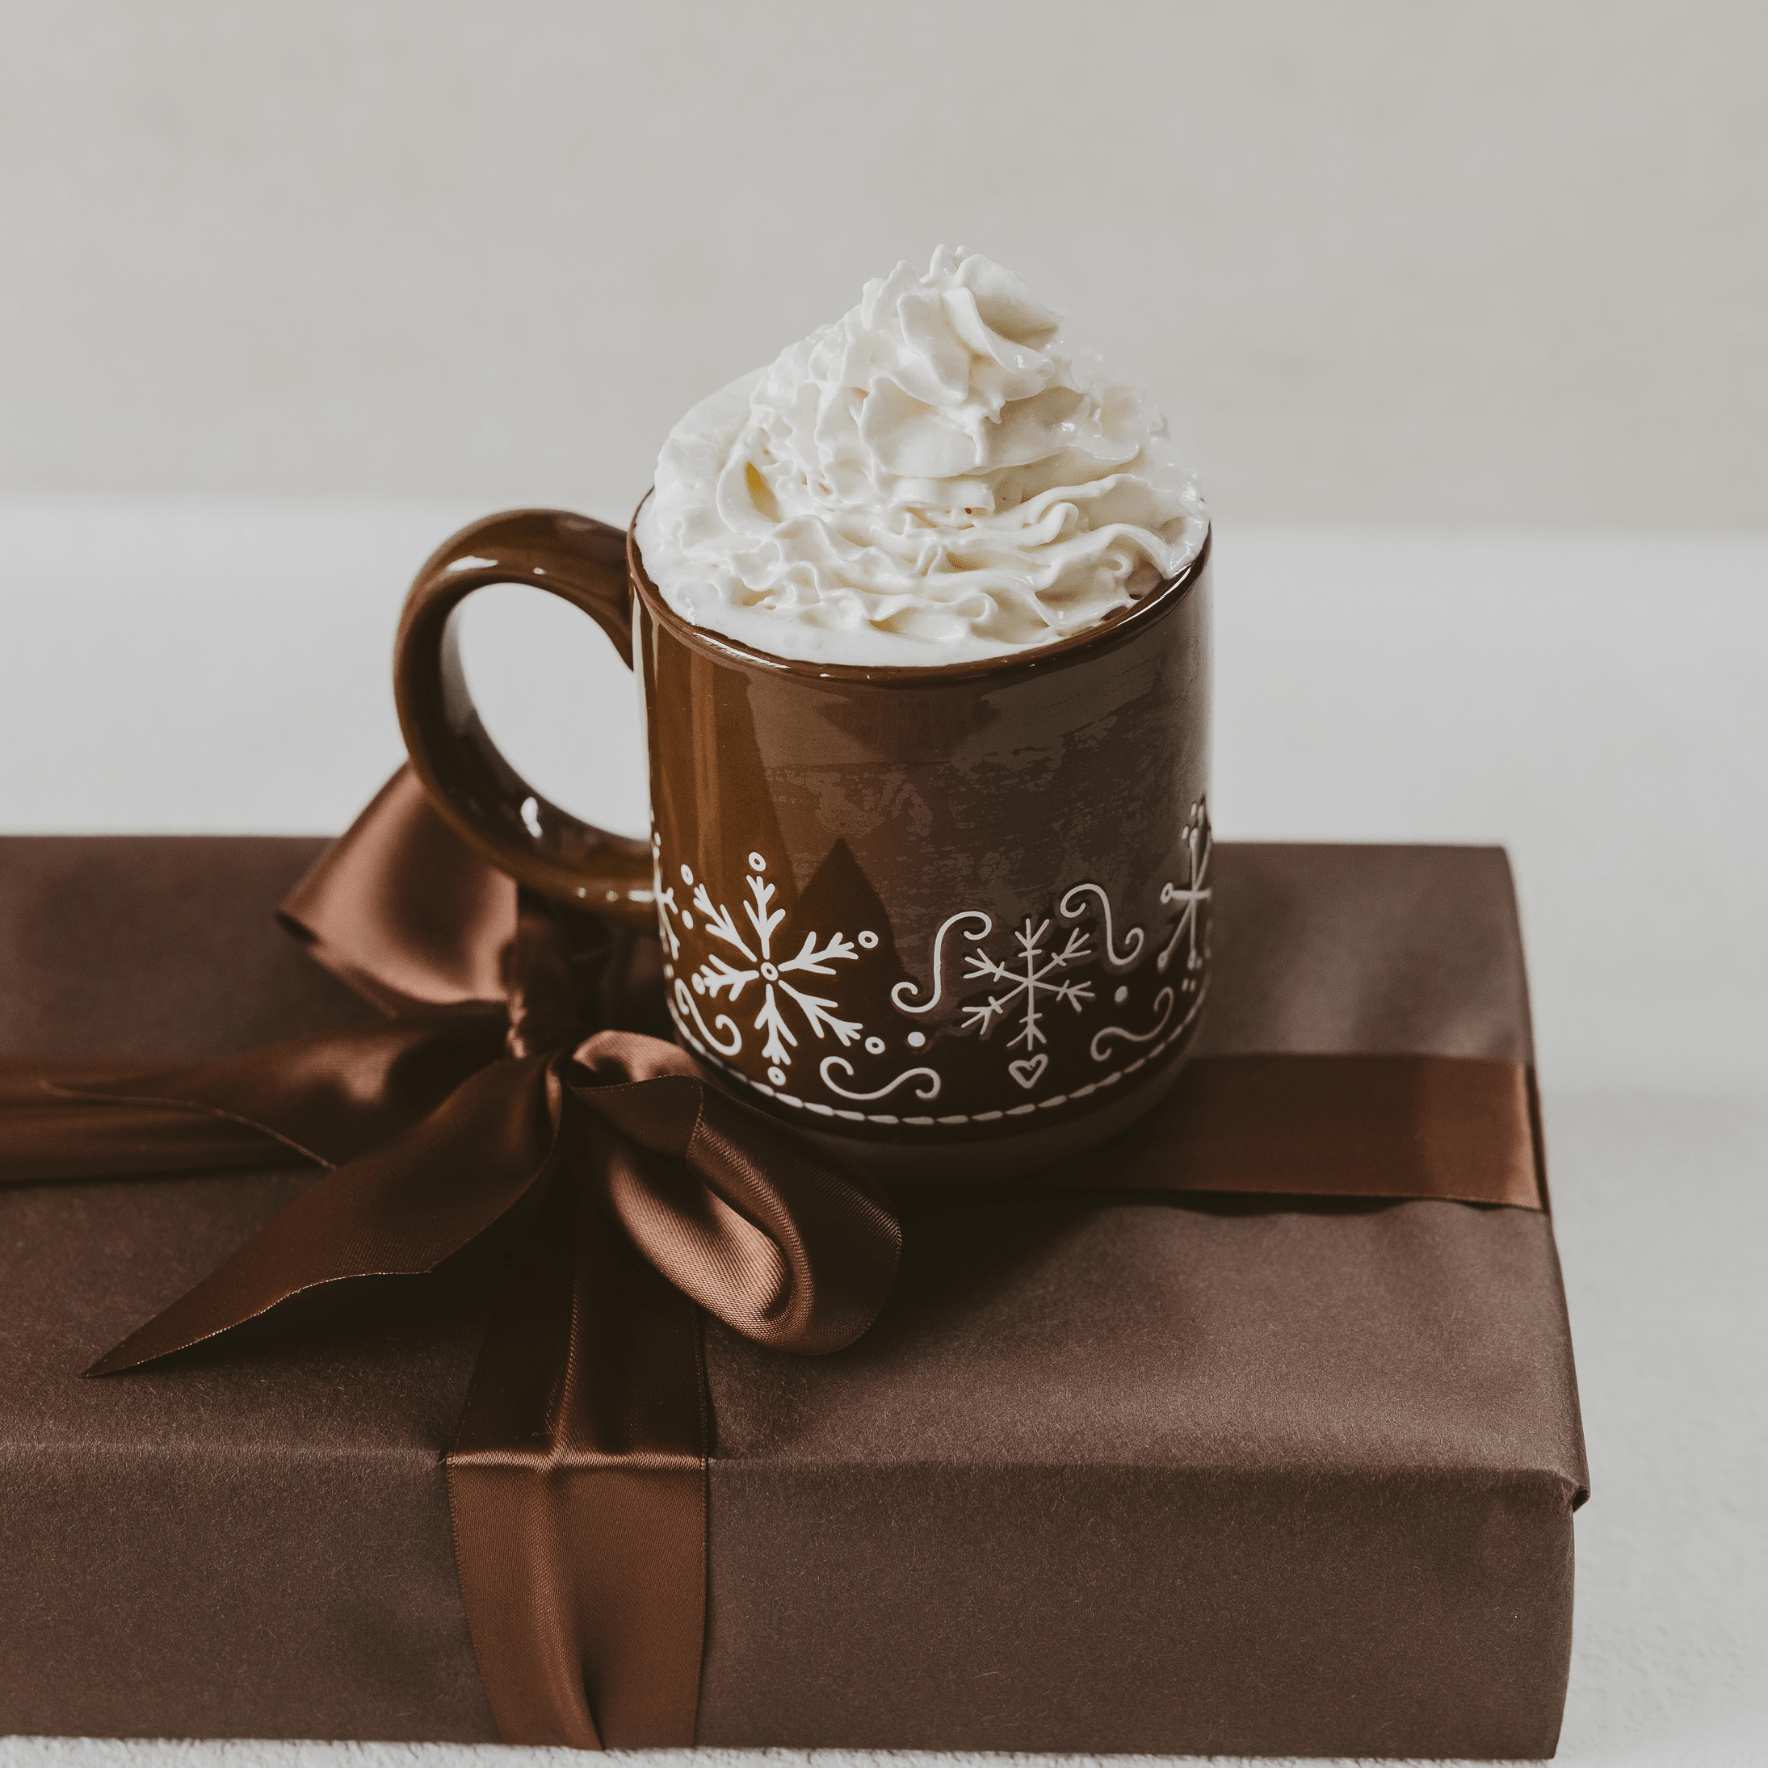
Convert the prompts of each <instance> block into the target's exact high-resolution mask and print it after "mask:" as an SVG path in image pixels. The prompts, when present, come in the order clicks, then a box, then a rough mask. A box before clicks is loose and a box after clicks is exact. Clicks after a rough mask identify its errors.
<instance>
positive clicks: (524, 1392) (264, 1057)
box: [0, 770, 1545, 1747]
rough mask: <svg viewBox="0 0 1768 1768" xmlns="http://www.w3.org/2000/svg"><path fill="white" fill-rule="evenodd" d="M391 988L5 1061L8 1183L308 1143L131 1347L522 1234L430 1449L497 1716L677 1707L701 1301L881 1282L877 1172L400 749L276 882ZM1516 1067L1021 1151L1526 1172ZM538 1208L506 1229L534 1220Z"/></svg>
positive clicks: (1284, 1066) (1212, 1174)
mask: <svg viewBox="0 0 1768 1768" xmlns="http://www.w3.org/2000/svg"><path fill="white" fill-rule="evenodd" d="M280 912H281V914H282V917H283V920H284V922H285V924H286V925H287V926H289V928H290V930H291V931H292V932H294V933H295V934H296V936H297V937H299V938H301V939H302V940H303V941H305V942H306V943H307V944H308V945H309V946H310V947H311V949H312V950H313V953H314V955H315V956H316V957H317V958H318V959H319V960H320V961H321V962H323V963H325V964H326V965H327V966H328V967H329V968H331V969H332V970H333V971H335V972H336V973H337V974H338V975H340V976H342V977H343V978H344V979H345V980H347V981H349V982H350V983H352V984H353V986H355V987H356V988H357V989H358V990H359V991H360V992H361V993H363V994H364V995H365V996H367V997H368V998H369V999H371V1000H372V1001H374V1002H375V1003H376V1004H377V1005H378V1006H380V1007H381V1008H382V1009H383V1011H385V1012H387V1013H389V1014H391V1015H395V1016H394V1017H390V1018H389V1019H388V1020H386V1021H385V1022H383V1023H381V1024H370V1025H361V1026H352V1027H348V1028H344V1029H342V1030H339V1031H336V1032H332V1033H321V1034H317V1035H315V1036H312V1037H307V1038H299V1039H294V1040H290V1041H289V1042H286V1043H283V1044H278V1045H274V1046H271V1047H270V1048H268V1049H265V1050H259V1051H255V1052H252V1053H250V1054H248V1055H245V1056H241V1057H236V1058H232V1059H229V1060H226V1061H221V1062H215V1063H208V1064H202V1065H197V1066H187V1067H183V1068H175V1069H173V1068H148V1067H143V1066H139V1065H137V1066H133V1067H128V1068H119V1067H117V1066H114V1065H112V1066H101V1065H97V1064H90V1063H88V1064H71V1063H34V1062H28V1061H12V1062H0V1112H3V1113H4V1118H3V1119H0V1123H3V1127H4V1135H3V1136H0V1181H4V1180H12V1181H30V1180H55V1179H76V1178H92V1177H123V1176H138V1177H151V1176H152V1175H154V1174H162V1173H171V1172H183V1173H189V1172H197V1171H210V1170H223V1169H233V1170H238V1169H241V1168H249V1167H264V1166H276V1165H286V1164H287V1163H288V1161H289V1159H290V1156H291V1154H293V1155H296V1156H299V1157H301V1158H306V1159H312V1160H315V1161H317V1162H319V1163H321V1164H323V1165H325V1166H327V1167H328V1168H329V1169H330V1170H329V1171H328V1172H326V1173H325V1174H324V1175H323V1176H322V1177H321V1178H319V1179H318V1180H317V1181H315V1183H314V1184H313V1185H312V1186H310V1187H309V1188H308V1189H307V1190H306V1191H305V1192H303V1193H302V1195H301V1196H300V1197H299V1198H298V1199H297V1200H296V1201H295V1202H294V1203H293V1204H292V1205H291V1206H290V1207H289V1208H288V1209H287V1210H286V1211H284V1213H283V1214H282V1215H281V1216H279V1217H278V1218H277V1219H276V1220H275V1221H274V1222H272V1223H271V1224H270V1225H269V1226H268V1227H267V1228H265V1229H264V1230H263V1231H262V1232H260V1233H259V1234H258V1235H256V1236H255V1237H254V1238H253V1239H252V1240H251V1241H249V1242H248V1243H247V1244H246V1245H245V1246H243V1247H242V1248H241V1249H240V1250H239V1251H238V1252H237V1253H235V1254H234V1255H233V1257H232V1258H230V1259H229V1260H228V1261H227V1262H226V1263H224V1264H223V1265H222V1266H221V1267H220V1268H219V1269H217V1270H216V1271H215V1272H213V1273H211V1275H210V1276H209V1277H207V1278H205V1279H204V1280H203V1281H202V1282H201V1283H199V1284H198V1285H197V1286H196V1287H195V1288H194V1289H192V1290H191V1291H190V1292H189V1293H188V1294H186V1295H184V1296H183V1297H181V1298H180V1299H179V1300H177V1301H175V1302H174V1303H173V1304H172V1305H171V1306H170V1307H168V1308H167V1309H166V1310H165V1311H164V1312H163V1313H161V1314H160V1315H158V1316H157V1317H156V1318H155V1319H153V1320H151V1321H149V1322H148V1323H147V1324H146V1325H144V1326H143V1327H141V1328H140V1329H139V1330H138V1331H137V1332H135V1333H133V1334H132V1335H131V1336H130V1337H129V1338H127V1339H126V1340H124V1342H123V1343H122V1344H120V1345H118V1346H117V1347H116V1348H115V1349H114V1350H112V1351H111V1352H109V1353H108V1354H107V1355H106V1356H104V1357H102V1358H101V1359H100V1360H99V1361H98V1362H97V1363H95V1364H94V1365H93V1367H92V1369H91V1370H90V1371H89V1373H91V1374H94V1375H102V1374H110V1373H114V1372H117V1371H120V1370H124V1369H130V1368H135V1367H138V1366H140V1365H141V1364H143V1363H147V1362H151V1361H153V1360H155V1359H157V1358H160V1357H164V1356H167V1355H170V1354H172V1353H174V1352H176V1351H179V1350H182V1349H186V1348H188V1347H190V1346H192V1345H195V1344H198V1343H202V1342H204V1341H205V1340H209V1339H213V1338H215V1337H217V1336H220V1335H222V1334H225V1333H227V1332H229V1331H231V1330H233V1329H234V1328H236V1327H238V1326H240V1325H243V1324H244V1323H245V1322H246V1321H248V1320H252V1319H256V1318H258V1317H259V1316H261V1315H263V1314H266V1313H268V1312H271V1311H272V1310H274V1309H276V1308H278V1307H280V1306H281V1305H282V1304H284V1303H285V1302H288V1301H290V1300H291V1299H292V1298H293V1297H295V1296H297V1295H300V1294H302V1293H305V1292H307V1291H311V1290H314V1289H318V1288H322V1287H324V1286H327V1285H333V1284H338V1283H354V1282H358V1281H360V1280H363V1279H367V1278H374V1277H387V1276H399V1275H403V1276H411V1275H418V1274H421V1273H425V1272H430V1271H434V1270H435V1269H437V1268H438V1267H439V1266H441V1265H443V1264H445V1263H447V1262H448V1261H449V1260H451V1259H453V1258H454V1257H455V1256H456V1255H457V1254H461V1253H463V1252H465V1251H466V1250H467V1249H468V1248H469V1247H471V1246H473V1245H475V1244H476V1243H478V1242H480V1241H481V1240H483V1239H484V1238H485V1237H486V1236H487V1235H491V1234H493V1233H494V1232H495V1231H497V1230H498V1229H499V1226H500V1224H504V1223H511V1224H512V1228H513V1229H514V1230H516V1231H518V1235H519V1244H520V1248H521V1250H520V1251H519V1253H518V1254H517V1257H516V1262H515V1265H514V1267H513V1270H512V1269H511V1268H510V1266H509V1264H508V1262H507V1261H506V1262H505V1264H504V1265H503V1266H502V1267H500V1270H501V1272H502V1276H501V1279H500V1280H501V1281H502V1282H503V1285H504V1287H503V1290H502V1299H501V1301H500V1302H499V1303H498V1305H497V1307H496V1309H495V1311H494V1314H493V1318H492V1323H491V1326H490V1329H489V1331H488V1334H487V1337H486V1340H485V1343H484V1345H483V1347H482V1349H481V1352H480V1356H479V1361H478V1364H477V1367H476V1370H475V1374H474V1378H473V1383H472V1388H471V1391H470V1394H469V1398H468V1401H467V1406H466V1409H465V1412H464V1414H463V1416H462V1419H461V1423H460V1427H459V1430H458V1433H457V1436H456V1440H455V1443H454V1445H453V1447H452V1449H451V1450H450V1452H449V1455H448V1458H447V1466H448V1481H449V1498H450V1508H451V1513H452V1516H453V1522H454V1531H455V1546H456V1557H457V1561H458V1564H459V1569H460V1579H461V1591H462V1597H463V1600H464V1602H465V1606H466V1611H467V1617H468V1621H469V1624H470V1626H471V1628H472V1634H473V1643H474V1649H475V1652H476V1654H477V1656H478V1660H479V1664H480V1668H481V1672H482V1674H483V1678H484V1682H485V1688H486V1692H487V1696H488V1698H489V1700H490V1703H491V1706H492V1710H493V1713H494V1715H495V1717H496V1719H497V1723H498V1728H499V1730H500V1732H501V1733H502V1735H503V1736H504V1737H505V1739H506V1740H508V1741H510V1742H512V1743H513V1742H522V1743H558V1744H571V1745H577V1746H580V1747H597V1746H598V1745H607V1746H609V1747H668V1746H682V1745H688V1744H691V1743H692V1742H693V1741H694V1725H695V1715H696V1709H697V1704H698V1688H699V1675H700V1662H701V1651H702V1642H703V1633H704V1619H705V1564H706V1487H705V1480H706V1456H707V1446H708V1442H709V1429H708V1415H707V1399H706V1388H705V1377H704V1370H703V1366H702V1357H701V1344H700V1328H699V1313H698V1309H699V1308H704V1309H706V1310H707V1311H708V1312H710V1313H712V1314H715V1315H717V1316H718V1317H719V1318H720V1319H721V1320H723V1321H724V1322H725V1323H726V1324H727V1325H729V1326H731V1327H732V1328H733V1329H734V1330H736V1331H738V1332H741V1333H743V1334H745V1335H746V1336H748V1337H750V1338H753V1339H755V1340H756V1341H757V1342H759V1343H762V1344H765V1345H769V1346H772V1347H775V1348H778V1349H782V1350H790V1351H796V1352H800V1353H804V1354H820V1353H823V1352H828V1351H834V1350H839V1349H841V1348H843V1347H844V1346H845V1345H847V1344H850V1343H851V1342H852V1341H853V1340H854V1339H855V1338H857V1337H858V1336H860V1334H861V1333H863V1332H864V1331H865V1330H866V1329H867V1328H868V1327H869V1326H870V1324H871V1322H872V1321H873V1319H874V1318H875V1317H876V1315H877V1313H878V1310H879V1309H880V1308H881V1307H882V1306H883V1303H884V1300H885V1297H886V1295H887V1294H888V1291H889V1288H890V1285H891V1282H892V1280H893V1278H894V1275H895V1270H896V1264H897V1258H898V1254H899V1251H900V1245H901V1236H900V1230H899V1228H898V1225H897V1221H896V1217H895V1215H894V1214H893V1213H892V1210H891V1207H890V1203H889V1200H888V1198H887V1197H886V1196H885V1195H884V1193H883V1191H882V1190H881V1188H880V1187H879V1186H878V1185H877V1184H876V1183H875V1182H874V1181H873V1180H871V1179H869V1178H868V1177H867V1176H866V1175H865V1174H863V1173H861V1172H859V1171H858V1170H857V1169H854V1168H851V1167H848V1166H846V1165H845V1164H844V1163H842V1162H840V1161H838V1160H836V1159H834V1158H833V1157H831V1156H829V1155H828V1154H826V1153H824V1152H822V1151H821V1150H820V1149H819V1148H818V1147H816V1146H815V1145H813V1144H811V1143H809V1142H807V1141H806V1140H804V1139H803V1138H802V1137H800V1136H799V1135H797V1134H796V1133H795V1132H794V1131H792V1130H791V1129H789V1128H787V1127H784V1126H782V1125H779V1124H777V1123H775V1122H774V1121H773V1120H772V1119H770V1118H767V1117H764V1116H762V1115H761V1114H760V1113H759V1112H756V1111H754V1110H752V1109H750V1108H749V1107H748V1106H746V1105H744V1104H742V1103H741V1102H740V1101H738V1100H736V1099H734V1098H732V1097H731V1096H730V1095H728V1094H727V1093H725V1092H723V1091H722V1090H720V1089H719V1088H717V1087H716V1086H714V1085H711V1084H709V1083H708V1081H707V1080H706V1078H705V1077H704V1075H703V1074H702V1072H701V1071H700V1070H699V1069H698V1068H697V1067H696V1065H695V1064H694V1063H693V1061H692V1060H691V1058H689V1057H688V1056H687V1055H686V1054H685V1053H684V1052H683V1051H681V1050H680V1049H678V1048H677V1047H676V1046H675V1045H673V1044H671V1043H668V1042H666V1041H664V1040H663V1039H662V1038H660V1037H656V1036H652V1035H648V1032H649V1030H652V1029H662V1028H663V1023H664V1022H663V1021H662V1020H661V1017H660V1013H659V1003H660V999H661V982H660V973H659V968H658V966H659V959H658V954H657V950H656V946H655V943H654V942H653V941H648V940H645V939H642V938H639V937H637V936H635V935H633V934H631V933H629V932H626V931H624V930H621V929H618V928H614V927H611V926H609V925H608V924H607V923H604V922H601V921H599V920H597V919H595V918H594V917H592V916H588V915H585V914H582V913H581V912H579V911H574V910H571V909H568V908H563V907H560V906H557V905H552V904H547V903H543V902H541V901H539V900H538V899H533V898H530V897H528V896H526V895H525V894H524V895H522V896H520V897H518V895H517V893H516V891H515V888H514V886H513V885H511V884H510V882H509V881H508V880H507V879H505V878H503V877H501V875H499V874H497V873H495V872H493V871H491V869H490V868H489V867H487V866H486V865H484V864H483V862H481V861H480V860H478V859H477V858H476V857H475V856H474V855H472V854H471V853H469V852H468V851H467V850H466V849H465V848H464V847H463V846H462V845H461V844H460V843H459V842H457V841H456V840H455V838H454V837H453V835H452V834H450V833H449V832H448V830H447V829H446V828H445V826H444V825H443V824H442V823H441V822H440V819H438V818H437V817H435V816H434V814H433V813H432V812H431V811H430V810H429V806H428V803H427V801H426V800H425V799H424V796H423V793H422V791H421V789H420V788H419V787H418V785H417V783H416V781H415V779H414V778H413V777H412V775H411V774H410V772H409V770H402V771H401V772H400V773H399V774H398V775H396V776H395V777H394V779H393V780H392V781H390V782H389V784H388V785H387V787H386V788H385V789H384V790H383V791H382V792H381V793H380V795H379V796H378V797H377V798H376V799H375V801H374V803H373V804H371V805H370V806H369V808H368V810H366V811H365V812H364V813H363V815H362V817H361V818H359V819H358V821H357V823H356V825H355V826H354V827H353V828H352V829H351V830H350V832H349V833H348V834H347V835H346V836H345V837H344V838H343V839H342V840H341V841H339V842H338V843H336V844H335V845H334V846H333V848H332V849H331V850H330V851H329V852H328V853H327V855H326V856H325V857H324V858H323V859H322V860H321V861H320V863H319V864H318V865H317V866H316V867H315V868H314V870H313V871H312V872H311V873H310V874H309V875H308V877H307V878H306V879H304V880H303V882H302V883H301V884H300V885H299V886H298V887H297V888H296V890H295V891H294V892H293V893H292V894H291V896H290V897H289V899H288V901H287V902H285V903H284V904H283V907H282V910H281V911H280ZM1538 1147H1539V1137H1538V1134H1537V1132H1536V1124H1535V1117H1534V1103H1533V1096H1532V1091H1531V1085H1530V1080H1529V1077H1528V1075H1527V1074H1526V1072H1525V1071H1524V1070H1522V1069H1520V1068H1518V1067H1517V1066H1515V1065H1514V1064H1510V1063H1502V1062H1481V1061H1472V1060H1467V1059H1460V1058H1445V1057H1428V1056H1424V1057H1419V1056H1338V1057H1327V1056H1245V1057H1231V1058H1216V1059H1212V1060H1200V1061H1194V1062H1193V1063H1192V1064H1191V1065H1190V1066H1189V1068H1188V1069H1187V1070H1186V1072H1185V1073H1184V1075H1183V1076H1182V1077H1181V1079H1180V1082H1179V1084H1178V1086H1177V1087H1176V1088H1175V1089H1174V1091H1173V1093H1172V1094H1170V1095H1169V1097H1168V1099H1167V1100H1166V1101H1165V1102H1164V1103H1163V1105H1162V1106H1161V1107H1160V1108H1159V1109H1158V1110H1157V1111H1156V1112H1155V1113H1154V1114H1152V1115H1151V1116H1150V1117H1149V1118H1147V1119H1145V1120H1144V1121H1143V1124H1142V1125H1141V1126H1140V1127H1139V1128H1138V1129H1137V1130H1136V1131H1135V1132H1133V1133H1132V1134H1131V1135H1130V1136H1128V1137H1126V1138H1123V1139H1122V1140H1120V1141H1119V1142H1118V1143H1116V1144H1114V1145H1113V1147H1112V1148H1111V1149H1110V1150H1109V1151H1108V1152H1106V1153H1104V1154H1101V1155H1096V1156H1093V1157H1090V1158H1089V1159H1088V1160H1087V1161H1085V1162H1075V1163H1070V1164H1069V1165H1067V1166H1065V1167H1062V1168H1057V1169H1053V1170H1051V1171H1049V1172H1047V1173H1045V1174H1043V1175H1040V1176H1039V1177H1038V1179H1037V1180H1036V1181H1035V1183H1037V1184H1038V1185H1040V1186H1047V1185H1055V1186H1059V1187H1063V1188H1076V1189H1083V1190H1093V1191H1098V1190H1102V1189H1103V1190H1123V1191H1130V1192H1136V1193H1147V1192H1163V1191H1165V1192H1184V1191H1214V1192H1222V1191H1226V1192H1235V1191H1241V1192H1257V1193H1265V1194H1277V1195H1298V1196H1299V1195H1307V1196H1338V1197H1391V1198H1443V1199H1454V1200H1459V1201H1463V1202H1472V1203H1485V1204H1507V1205H1511V1206H1515V1207H1522V1208H1535V1209H1538V1208H1541V1207H1543V1206H1544V1195H1545V1193H1544V1188H1543V1182H1542V1176H1541V1174H1540V1172H1539V1163H1538V1153H1537V1150H1538ZM529 1215H533V1216H534V1218H535V1219H533V1220H530V1221H527V1227H526V1230H525V1232H524V1231H521V1223H520V1222H518V1221H517V1220H516V1218H518V1217H522V1218H523V1219H524V1220H526V1218H527V1217H528V1216H529Z"/></svg>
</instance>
